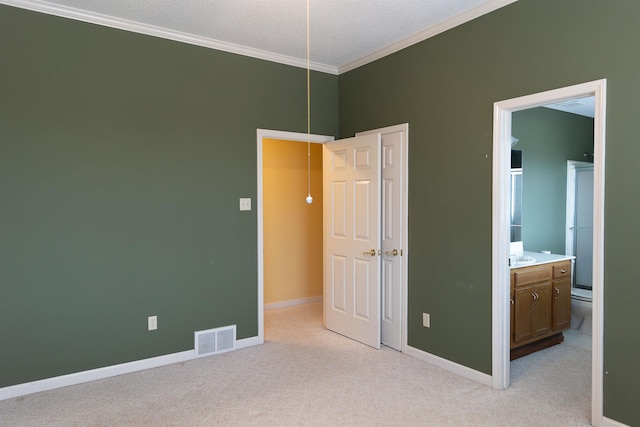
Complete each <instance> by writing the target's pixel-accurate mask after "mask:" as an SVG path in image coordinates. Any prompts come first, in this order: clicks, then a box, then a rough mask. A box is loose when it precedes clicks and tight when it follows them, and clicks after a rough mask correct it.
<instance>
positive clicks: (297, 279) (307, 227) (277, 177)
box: [262, 139, 322, 304]
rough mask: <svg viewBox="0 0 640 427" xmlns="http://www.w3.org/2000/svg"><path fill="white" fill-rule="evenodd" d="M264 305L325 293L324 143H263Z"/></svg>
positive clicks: (273, 141)
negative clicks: (308, 174) (308, 182)
mask: <svg viewBox="0 0 640 427" xmlns="http://www.w3.org/2000/svg"><path fill="white" fill-rule="evenodd" d="M262 167H263V169H262V170H263V209H264V211H263V214H264V217H263V218H264V230H263V232H264V303H265V304H273V303H278V302H283V301H290V300H297V299H303V298H311V297H317V296H321V295H322V145H321V144H311V195H312V196H313V203H312V204H311V205H308V204H307V203H306V202H305V198H306V196H307V144H306V142H297V141H281V140H274V139H265V140H264V141H263V146H262Z"/></svg>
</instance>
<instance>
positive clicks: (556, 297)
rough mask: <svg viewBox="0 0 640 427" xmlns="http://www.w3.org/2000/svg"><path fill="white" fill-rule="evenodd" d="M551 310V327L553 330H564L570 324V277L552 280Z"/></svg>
mask: <svg viewBox="0 0 640 427" xmlns="http://www.w3.org/2000/svg"><path fill="white" fill-rule="evenodd" d="M552 297H553V312H552V318H553V321H552V326H551V327H552V328H553V330H554V331H564V330H565V329H569V327H570V326H571V279H570V278H565V279H559V280H554V281H553V289H552Z"/></svg>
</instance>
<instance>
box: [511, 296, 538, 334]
mask: <svg viewBox="0 0 640 427" xmlns="http://www.w3.org/2000/svg"><path fill="white" fill-rule="evenodd" d="M533 288H534V286H521V287H519V288H516V289H515V292H514V311H515V313H514V318H515V319H514V322H513V341H514V342H515V343H519V342H522V341H526V340H528V339H531V338H533V302H534V300H535V296H534V294H533Z"/></svg>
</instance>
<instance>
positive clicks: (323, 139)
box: [256, 123, 409, 353]
mask: <svg viewBox="0 0 640 427" xmlns="http://www.w3.org/2000/svg"><path fill="white" fill-rule="evenodd" d="M397 131H403V132H404V139H403V144H402V162H403V168H404V169H403V179H404V185H403V189H402V193H403V194H402V212H403V213H402V236H403V246H404V248H403V257H402V258H403V259H402V268H403V272H404V274H403V275H402V285H401V286H402V315H401V319H402V352H403V353H406V352H407V349H408V348H409V346H408V344H407V329H408V328H407V319H408V311H407V305H408V277H409V249H408V248H409V124H408V123H403V124H399V125H392V126H387V127H384V128H380V129H372V130H367V131H362V132H358V133H356V136H359V135H364V134H366V133H381V134H384V133H389V132H397ZM256 133H257V143H256V146H257V162H256V163H257V188H258V191H257V201H256V205H257V206H256V211H257V217H258V218H257V221H258V344H263V343H264V217H263V215H264V209H263V200H264V195H263V181H262V174H263V170H262V144H263V139H265V138H266V139H281V140H287V141H300V142H305V141H307V138H308V139H309V141H310V142H312V143H317V144H324V143H327V142H330V141H334V140H335V138H334V137H333V136H328V135H316V134H311V135H307V134H306V133H299V132H288V131H278V130H271V129H257V132H256ZM323 282H324V281H323ZM323 293H324V291H323ZM323 296H324V295H323ZM323 313H324V311H323ZM323 316H324V315H323ZM323 323H324V319H323Z"/></svg>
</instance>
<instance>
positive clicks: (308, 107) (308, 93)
mask: <svg viewBox="0 0 640 427" xmlns="http://www.w3.org/2000/svg"><path fill="white" fill-rule="evenodd" d="M309 21H310V20H309V0H307V199H306V200H307V203H309V204H311V203H312V202H313V197H311V60H310V58H309V50H310V49H309Z"/></svg>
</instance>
